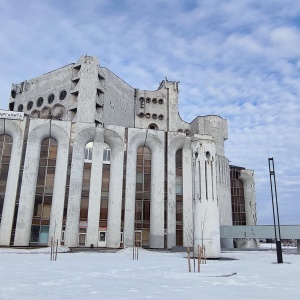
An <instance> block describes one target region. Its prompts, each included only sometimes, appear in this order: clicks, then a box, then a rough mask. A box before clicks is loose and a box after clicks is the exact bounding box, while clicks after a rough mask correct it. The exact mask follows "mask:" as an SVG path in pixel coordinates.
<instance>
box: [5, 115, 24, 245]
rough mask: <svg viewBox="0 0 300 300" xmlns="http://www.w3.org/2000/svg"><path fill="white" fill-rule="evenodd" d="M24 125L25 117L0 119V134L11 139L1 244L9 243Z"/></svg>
mask: <svg viewBox="0 0 300 300" xmlns="http://www.w3.org/2000/svg"><path fill="white" fill-rule="evenodd" d="M25 126H26V119H25V120H23V121H15V120H3V119H2V120H0V135H2V134H7V135H9V136H11V137H12V140H13V146H12V150H11V157H10V162H9V171H8V176H7V181H6V190H5V197H4V204H3V209H2V218H1V224H0V245H1V246H9V245H10V238H11V231H12V224H13V217H14V212H15V202H16V195H17V190H18V182H19V172H20V164H21V158H22V150H23V143H24V132H25Z"/></svg>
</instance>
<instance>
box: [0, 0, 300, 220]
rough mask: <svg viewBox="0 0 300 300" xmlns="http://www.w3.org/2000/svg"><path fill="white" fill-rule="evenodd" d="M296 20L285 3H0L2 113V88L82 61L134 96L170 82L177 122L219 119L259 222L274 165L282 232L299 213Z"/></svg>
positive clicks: (4, 96) (293, 8)
mask: <svg viewBox="0 0 300 300" xmlns="http://www.w3.org/2000/svg"><path fill="white" fill-rule="evenodd" d="M25 3H26V5H25ZM299 13H300V4H299V3H298V2H297V1H294V0H286V1H284V3H283V1H281V0H266V1H258V0H254V1H253V0H251V1H250V0H247V1H239V0H230V1H221V0H204V1H203V0H198V1H193V0H191V1H180V0H164V1H162V0H153V1H139V0H126V1H125V0H124V1H116V0H110V1H108V0H103V1H93V0H89V1H66V2H65V1H49V0H45V1H37V0H32V1H30V2H24V3H22V1H17V0H10V1H8V0H2V1H1V11H0V26H1V28H2V30H1V32H0V47H1V57H0V65H1V72H0V82H1V85H0V103H1V107H2V108H6V107H7V104H8V99H9V95H10V85H11V83H17V82H21V81H23V80H24V79H29V78H33V77H35V76H38V75H40V74H43V73H45V72H48V71H50V70H53V69H56V68H58V67H61V66H63V65H66V64H69V63H71V62H76V61H77V60H78V58H79V57H80V56H81V55H84V54H86V53H88V54H90V55H95V56H98V57H99V59H100V63H101V65H102V66H105V67H107V68H109V69H111V70H112V71H113V72H114V73H116V74H117V75H118V76H120V77H121V78H123V79H124V80H125V81H127V82H128V83H129V84H130V85H131V86H133V87H137V88H140V89H147V90H150V89H156V88H157V87H158V84H159V82H160V81H161V80H162V79H163V78H164V77H165V76H167V77H168V78H169V79H170V80H178V81H180V94H179V97H180V98H179V107H180V114H181V116H182V118H183V119H184V120H186V121H192V120H193V119H194V118H195V117H196V116H197V115H207V114H217V115H220V116H222V117H223V118H227V119H228V124H229V139H228V141H227V142H226V143H225V144H226V154H227V156H228V157H229V159H230V160H231V161H232V163H233V164H236V165H241V166H245V167H247V168H250V169H254V170H255V176H256V188H257V202H258V216H259V221H260V222H266V221H269V220H271V219H270V217H271V210H269V209H270V205H269V204H268V203H269V201H270V194H269V183H268V180H269V177H268V176H269V175H268V167H267V158H268V157H271V156H273V157H274V159H275V164H276V170H277V174H278V178H277V182H278V188H279V191H280V198H279V201H282V202H283V203H284V204H286V203H289V205H282V208H281V209H282V213H283V216H284V219H283V222H286V223H289V222H291V221H293V220H296V219H297V217H298V215H299V213H300V211H299V204H298V202H299V201H298V195H299V193H300V187H299V172H298V169H299V168H300V161H299V153H300V141H299V137H300V135H299V133H298V131H299V129H298V128H299V125H300V105H299V98H300V79H299V68H300V67H299V66H300V63H299V61H300V52H299V46H298V45H299V44H300V32H299V31H300V29H299V22H298V23H297V21H296V20H297V18H298V16H299ZM287 198H288V200H287Z"/></svg>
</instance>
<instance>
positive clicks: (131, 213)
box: [124, 130, 137, 248]
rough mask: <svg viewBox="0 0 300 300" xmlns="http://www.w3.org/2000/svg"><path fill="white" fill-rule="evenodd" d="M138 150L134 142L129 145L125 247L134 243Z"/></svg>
mask: <svg viewBox="0 0 300 300" xmlns="http://www.w3.org/2000/svg"><path fill="white" fill-rule="evenodd" d="M128 131H129V130H128ZM128 141H129V138H128ZM128 143H129V142H128ZM136 150H137V149H136V146H135V145H134V144H129V145H128V149H127V163H126V197H125V216H124V247H125V248H126V247H132V246H133V245H134V217H135V188H136V159H137V152H136Z"/></svg>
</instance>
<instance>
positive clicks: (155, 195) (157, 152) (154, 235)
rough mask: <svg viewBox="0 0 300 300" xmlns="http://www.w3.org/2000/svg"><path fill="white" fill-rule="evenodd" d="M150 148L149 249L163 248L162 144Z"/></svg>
mask: <svg viewBox="0 0 300 300" xmlns="http://www.w3.org/2000/svg"><path fill="white" fill-rule="evenodd" d="M149 148H151V154H152V161H151V202H150V247H151V248H164V143H162V142H161V143H157V141H156V143H155V145H153V147H152V146H149Z"/></svg>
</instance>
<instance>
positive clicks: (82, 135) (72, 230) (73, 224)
mask: <svg viewBox="0 0 300 300" xmlns="http://www.w3.org/2000/svg"><path fill="white" fill-rule="evenodd" d="M76 126H77V128H76V132H75V140H74V145H73V154H72V168H71V175H70V188H69V199H68V210H67V221H66V237H65V245H66V246H68V247H77V246H78V238H79V218H80V203H81V190H82V178H83V166H84V149H85V146H86V144H87V143H88V142H91V141H93V140H94V136H95V127H94V125H93V124H80V123H78V124H76Z"/></svg>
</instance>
